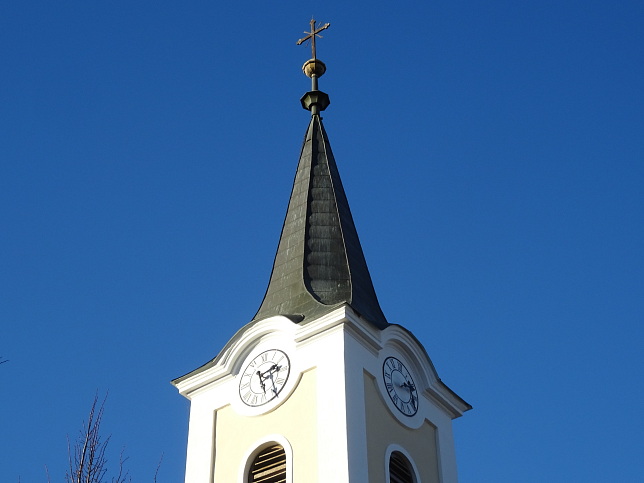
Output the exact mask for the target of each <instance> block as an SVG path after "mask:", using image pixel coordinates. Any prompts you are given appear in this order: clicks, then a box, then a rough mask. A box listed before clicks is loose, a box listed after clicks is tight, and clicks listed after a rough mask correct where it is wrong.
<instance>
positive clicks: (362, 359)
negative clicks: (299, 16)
mask: <svg viewBox="0 0 644 483" xmlns="http://www.w3.org/2000/svg"><path fill="white" fill-rule="evenodd" d="M327 27H328V24H326V25H324V26H322V27H318V28H316V26H315V21H311V31H310V32H306V33H307V34H308V37H305V38H304V39H302V41H301V42H299V43H302V42H304V41H305V40H306V39H307V38H308V39H311V41H312V43H313V41H314V40H315V37H316V36H319V32H320V31H321V30H324V29H325V28H327ZM303 70H304V73H305V74H307V75H308V76H309V77H310V78H311V83H312V86H311V87H312V89H311V91H309V92H307V93H306V94H305V95H304V97H303V98H302V105H303V107H304V108H305V109H307V110H309V111H310V112H311V120H310V123H309V126H308V128H307V130H306V135H305V137H304V144H303V146H302V151H301V153H300V161H299V165H298V167H297V173H296V175H295V182H294V184H293V191H292V193H291V198H290V201H289V204H288V209H287V213H286V219H285V221H284V226H283V228H282V234H281V237H280V241H279V246H278V249H277V255H276V256H275V262H274V265H273V271H272V274H271V278H270V281H269V284H268V289H267V291H266V295H265V297H264V300H263V302H262V304H261V306H260V308H259V311H258V312H257V314H256V315H255V317H254V319H253V320H252V321H251V322H250V323H248V324H246V325H244V326H243V327H242V328H241V329H239V330H238V331H237V333H236V334H235V335H234V336H233V337H232V338H231V339H230V340H229V341H228V342H227V343H226V345H225V346H224V348H223V349H222V350H221V351H220V352H219V354H218V355H217V356H216V357H215V358H214V359H212V360H211V361H210V362H208V363H206V364H204V365H203V366H201V367H200V368H198V369H195V370H194V371H192V372H190V373H189V374H186V375H185V376H182V377H179V378H178V379H175V380H174V381H173V383H174V384H175V385H176V387H177V389H178V390H179V392H180V393H181V394H182V395H183V396H185V397H187V398H188V399H190V401H191V402H190V423H189V430H188V448H187V458H186V476H185V481H186V483H230V482H232V481H235V482H239V483H259V482H268V481H275V482H276V481H280V482H284V483H300V482H307V483H328V482H329V481H334V482H337V483H364V482H367V481H368V482H369V483H393V482H396V483H414V482H418V481H423V482H424V483H457V471H456V470H457V469H456V458H455V452H454V436H453V432H452V420H453V419H455V418H458V417H459V416H461V415H462V414H463V413H464V412H465V411H467V410H469V409H471V407H470V406H469V404H467V403H466V402H465V401H463V400H462V399H461V398H460V397H459V396H458V395H456V394H455V393H454V392H453V391H452V390H451V389H449V387H447V386H446V385H445V384H444V383H443V382H442V381H441V379H440V378H439V377H438V373H437V372H436V369H435V367H434V365H433V363H432V361H431V360H430V358H429V355H428V354H427V352H426V351H425V349H424V348H423V346H422V345H421V343H420V341H419V340H418V339H416V338H415V337H414V336H413V334H412V333H411V332H410V331H408V330H407V329H405V328H403V327H402V326H400V325H397V324H389V323H388V322H387V320H386V319H385V316H384V315H383V313H382V310H381V309H380V305H379V304H378V299H377V298H376V293H375V290H374V288H373V284H372V282H371V277H370V276H369V270H368V269H367V264H366V262H365V258H364V254H363V253H362V248H361V247H360V242H359V240H358V234H357V232H356V227H355V224H354V222H353V218H352V216H351V212H350V211H349V204H348V203H347V198H346V195H345V193H344V189H343V187H342V182H341V181H340V175H339V174H338V169H337V166H336V163H335V159H334V158H333V153H332V152H331V147H330V146H329V139H328V137H327V135H326V132H325V131H324V126H323V125H322V119H321V117H320V113H321V112H322V111H323V110H324V109H326V107H328V105H329V97H328V96H327V95H326V94H325V93H323V92H322V91H320V90H319V89H318V79H319V77H320V76H321V75H322V74H324V71H325V70H326V68H325V66H324V64H323V63H322V62H321V61H319V60H318V59H317V57H316V54H315V47H314V46H313V58H312V59H311V60H309V61H307V62H306V63H305V64H304V68H303Z"/></svg>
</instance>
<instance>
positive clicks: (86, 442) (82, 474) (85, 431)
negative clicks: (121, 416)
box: [65, 393, 131, 483]
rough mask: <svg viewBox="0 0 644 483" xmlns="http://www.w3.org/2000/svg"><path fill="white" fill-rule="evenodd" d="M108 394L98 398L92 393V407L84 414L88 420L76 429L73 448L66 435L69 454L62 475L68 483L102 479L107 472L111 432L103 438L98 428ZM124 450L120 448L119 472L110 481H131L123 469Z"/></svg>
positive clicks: (114, 482)
mask: <svg viewBox="0 0 644 483" xmlns="http://www.w3.org/2000/svg"><path fill="white" fill-rule="evenodd" d="M106 400H107V395H106V396H105V397H104V398H103V401H101V402H100V405H99V398H98V393H97V394H96V395H95V396H94V401H93V402H92V407H91V409H90V411H89V415H88V417H87V422H83V427H82V429H81V430H80V431H79V434H78V438H77V439H76V441H75V442H74V445H73V448H72V445H71V443H70V441H69V437H68V438H67V452H68V458H69V470H68V471H67V474H66V475H65V481H66V482H67V483H103V481H104V478H105V474H106V473H107V458H106V456H105V451H106V449H107V445H108V443H109V441H110V436H108V437H106V438H105V439H103V438H102V437H101V433H100V429H101V422H102V420H103V411H104V409H105V401H106ZM123 455H124V450H123V451H121V456H120V458H119V473H118V475H117V476H116V477H115V478H112V483H125V482H126V481H131V479H129V477H128V472H127V471H126V470H125V469H124V463H125V461H126V460H127V458H124V456H123Z"/></svg>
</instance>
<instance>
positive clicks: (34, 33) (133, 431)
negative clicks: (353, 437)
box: [0, 0, 644, 483]
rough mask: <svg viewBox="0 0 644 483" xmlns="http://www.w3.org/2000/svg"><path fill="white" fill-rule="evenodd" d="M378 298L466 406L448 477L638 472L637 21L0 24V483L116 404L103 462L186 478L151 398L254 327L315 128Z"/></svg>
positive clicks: (40, 464) (69, 14) (203, 19)
mask: <svg viewBox="0 0 644 483" xmlns="http://www.w3.org/2000/svg"><path fill="white" fill-rule="evenodd" d="M311 14H314V15H315V17H316V18H317V19H319V20H320V21H323V22H331V28H330V29H329V30H328V31H326V32H325V34H324V39H323V40H322V41H320V43H319V50H318V53H319V57H320V58H321V59H322V60H324V61H325V62H326V64H327V67H328V71H327V74H326V75H325V76H324V77H323V78H322V79H321V81H320V88H321V89H323V90H324V91H326V92H327V93H328V94H329V95H330V97H331V102H332V104H331V106H330V107H329V109H328V110H327V111H325V116H324V119H325V121H324V122H325V126H326V129H327V131H328V134H329V137H330V140H331V145H332V147H333V151H334V154H335V157H336V160H337V162H338V165H339V169H340V173H341V175H342V179H343V182H344V185H345V189H346V191H347V195H348V198H349V202H350V205H351V208H352V211H353V216H354V218H355V220H356V224H357V228H358V232H359V234H360V238H361V241H362V245H363V249H364V251H365V254H366V257H367V261H368V264H369V268H370V271H371V275H372V278H373V280H374V285H375V287H376V291H377V293H378V296H379V299H380V303H381V305H382V307H383V310H384V312H385V314H386V316H387V318H388V319H389V321H390V322H396V323H400V324H403V325H404V326H406V327H407V328H409V329H410V330H411V331H412V332H414V334H415V335H416V336H417V337H418V338H419V339H420V340H421V341H422V342H423V343H424V344H425V347H426V349H427V351H428V353H429V354H430V356H431V357H432V359H433V362H434V364H435V365H436V367H437V369H438V372H439V374H440V376H441V378H442V379H443V380H444V381H445V382H446V383H447V384H448V385H449V386H450V387H451V388H452V389H454V390H455V391H456V392H457V393H458V394H459V395H461V396H462V397H463V398H464V399H466V400H467V401H468V402H469V403H471V404H472V405H473V406H474V410H473V411H471V412H469V413H467V414H466V415H465V416H464V417H463V418H461V419H459V420H457V421H456V422H455V433H456V451H457V458H458V464H459V475H460V480H461V481H462V482H466V483H467V482H495V483H500V482H512V483H516V482H526V483H528V482H535V483H537V482H576V481H579V482H582V481H583V482H606V481H619V482H631V481H632V482H635V481H640V480H641V473H642V471H643V470H644V468H643V464H642V458H641V452H642V448H643V447H644V437H643V434H644V427H643V424H642V419H643V418H642V417H641V414H640V410H641V407H642V403H643V402H644V401H643V399H644V397H643V396H644V394H643V393H644V390H643V389H642V387H643V384H642V372H643V371H642V369H643V367H644V364H643V362H644V357H643V356H642V342H643V335H644V334H643V332H644V329H643V328H642V326H643V322H644V310H643V305H644V304H643V300H644V296H643V295H644V294H643V291H644V290H643V287H644V262H643V257H642V246H644V228H643V226H642V211H643V207H644V195H643V194H642V191H643V190H642V186H643V182H644V167H643V161H644V136H643V135H642V133H643V132H644V114H643V113H644V89H643V88H642V87H643V86H644V67H643V63H642V50H643V48H644V30H643V29H642V23H643V21H644V4H642V2H637V1H619V0H617V1H610V2H609V1H583V2H582V1H565V2H561V1H559V2H555V1H551V0H539V1H531V0H529V1H524V2H510V1H502V0H488V1H486V2H479V1H456V2H376V1H372V2H339V1H328V2H291V1H283V2H250V1H247V2H236V3H235V2H227V3H226V4H223V3H222V2H206V1H185V2H168V1H161V2H159V1H157V2H151V1H149V2H143V1H137V0H134V1H129V2H124V1H110V2H97V1H85V2H80V1H62V2H45V1H38V0H22V1H20V2H5V3H4V4H3V5H2V6H0V60H1V64H0V65H2V75H1V76H0V224H1V225H0V226H2V230H1V232H0V324H1V325H0V326H1V327H2V336H1V337H0V355H2V356H3V357H4V358H6V359H9V362H8V363H6V364H2V365H0V374H1V376H2V381H3V385H2V389H1V390H0V391H1V393H0V394H1V397H0V401H1V402H0V408H1V409H2V411H1V414H2V416H0V434H1V435H2V438H0V454H2V458H0V481H2V482H17V481H18V477H19V476H20V477H21V481H22V482H23V483H30V482H37V481H46V473H45V467H47V468H48V469H49V473H50V475H51V477H52V481H63V477H64V473H65V465H66V458H67V449H66V445H67V440H66V436H67V435H68V434H69V435H70V436H72V437H73V436H74V434H75V433H76V431H77V430H78V429H79V428H80V425H81V422H82V420H83V418H85V417H86V413H87V411H88V409H89V405H90V403H91V400H92V398H93V396H94V394H95V392H96V391H97V390H98V391H100V392H101V393H105V392H106V391H109V397H108V401H107V405H106V414H105V419H104V425H103V426H104V430H105V433H106V434H111V435H112V439H111V442H110V447H111V449H112V451H111V453H110V461H112V462H115V460H116V457H117V455H118V452H119V451H120V448H121V447H122V446H125V452H126V454H127V455H128V456H129V458H130V459H129V460H128V462H127V464H128V467H129V469H130V473H131V475H132V476H133V478H134V481H151V478H152V475H153V474H154V470H155V468H156V465H157V463H158V460H159V458H160V456H161V455H162V454H163V455H164V456H163V463H162V465H161V469H160V472H159V481H160V482H161V483H164V482H169V483H174V482H178V481H182V478H183V467H184V463H185V444H186V436H187V422H188V402H187V401H186V400H184V399H183V398H182V397H181V396H179V395H178V393H177V392H176V390H175V388H174V387H172V386H171V385H170V384H169V381H170V380H171V379H173V378H175V377H178V376H180V375H183V374H185V373H186V372H189V371H190V370H192V369H194V368H196V367H197V366H199V365H201V364H202V363H204V362H206V361H208V360H209V359H211V358H212V357H214V356H215V355H216V354H217V352H218V351H219V350H220V349H221V348H222V347H223V345H224V344H225V342H226V341H227V340H228V338H229V337H231V336H232V335H233V334H234V333H235V331H236V330H237V329H238V328H239V327H241V326H242V325H243V324H245V323H246V322H248V321H249V320H250V319H251V318H252V316H253V315H254V314H255V311H256V310H257V308H258V307H259V304H260V302H261V299H262V296H263V294H264V290H265V288H266V285H267V282H268V277H269V275H270V269H271V266H272V261H273V257H274V254H275V250H276V248H277V241H278V237H279V233H280V229H281V224H282V221H283V217H284V213H285V210H286V205H287V201H288V197H289V194H290V188H291V183H292V180H293V175H294V173H295V167H296V164H297V157H298V154H299V149H300V143H301V141H302V137H303V135H304V131H305V129H306V125H307V122H308V113H307V112H305V111H303V110H302V109H301V107H300V104H299V98H300V96H301V95H302V94H303V93H304V92H305V91H306V90H308V87H309V83H308V79H307V78H306V77H304V76H303V75H302V73H301V70H300V67H301V65H302V63H303V62H304V61H305V60H307V59H308V57H309V55H310V52H309V50H308V49H307V48H306V47H297V46H296V45H295V41H296V40H297V39H298V38H299V37H301V36H302V32H303V31H304V30H306V29H307V27H308V21H309V19H310V18H311Z"/></svg>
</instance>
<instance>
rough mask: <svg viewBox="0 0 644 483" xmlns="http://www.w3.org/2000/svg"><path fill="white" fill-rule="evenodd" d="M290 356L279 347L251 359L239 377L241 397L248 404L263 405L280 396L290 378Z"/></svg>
mask: <svg viewBox="0 0 644 483" xmlns="http://www.w3.org/2000/svg"><path fill="white" fill-rule="evenodd" d="M290 371H291V365H290V362H289V359H288V356H287V355H286V354H285V353H284V352H282V351H281V350H277V349H270V350H267V351H264V352H262V353H261V354H259V355H258V356H257V357H255V358H254V359H253V360H251V361H250V362H249V363H248V364H246V367H245V368H244V370H243V371H242V373H241V374H240V377H239V397H240V398H241V400H242V401H243V402H244V404H246V405H248V406H261V405H262V404H266V403H267V402H269V401H272V400H273V399H275V398H277V397H279V394H280V391H281V390H282V389H283V388H284V384H286V381H287V380H288V375H289V373H290Z"/></svg>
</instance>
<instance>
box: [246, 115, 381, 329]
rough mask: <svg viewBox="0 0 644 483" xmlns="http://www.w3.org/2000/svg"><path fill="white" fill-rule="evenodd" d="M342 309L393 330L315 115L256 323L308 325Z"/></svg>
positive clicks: (327, 145) (325, 136) (327, 140)
mask: <svg viewBox="0 0 644 483" xmlns="http://www.w3.org/2000/svg"><path fill="white" fill-rule="evenodd" d="M342 304H349V305H350V306H351V307H352V308H353V309H354V310H355V311H356V312H358V313H359V314H360V315H362V316H363V317H364V318H365V319H366V320H368V321H369V322H370V323H371V324H373V325H374V326H375V327H377V328H379V329H384V328H385V327H387V325H389V324H388V323H387V320H386V319H385V316H384V315H383V313H382V310H381V309H380V305H379V304H378V299H377V297H376V292H375V290H374V288H373V284H372V282H371V276H370V275H369V270H368V268H367V263H366V261H365V258H364V254H363V253H362V247H361V246H360V241H359V240H358V233H357V232H356V227H355V224H354V223H353V218H352V216H351V211H350V210H349V204H348V202H347V198H346V195H345V193H344V189H343V187H342V182H341V181H340V175H339V174H338V168H337V166H336V163H335V159H334V158H333V153H332V152H331V146H330V145H329V139H328V137H327V135H326V132H325V130H324V126H323V125H322V120H321V119H320V116H319V115H318V114H317V113H316V114H314V115H313V116H312V118H311V123H310V124H309V127H308V129H307V131H306V136H305V138H304V144H303V146H302V152H301V154H300V162H299V165H298V167H297V172H296V175H295V182H294V183H293V191H292V193H291V199H290V201H289V205H288V210H287V213H286V219H285V220H284V226H283V228H282V235H281V237H280V242H279V245H278V248H277V255H276V256H275V262H274V264H273V272H272V274H271V279H270V282H269V284H268V289H267V290H266V295H265V296H264V301H263V302H262V305H261V307H260V308H259V311H258V312H257V314H256V315H255V317H254V318H253V320H254V321H257V320H260V319H264V318H266V317H270V316H273V315H284V316H287V317H289V318H291V319H292V320H294V321H297V322H302V323H306V322H308V321H309V320H311V319H312V318H316V317H319V316H321V315H324V314H325V313H327V312H330V311H332V310H333V309H335V308H337V307H338V306H340V305H342Z"/></svg>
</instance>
